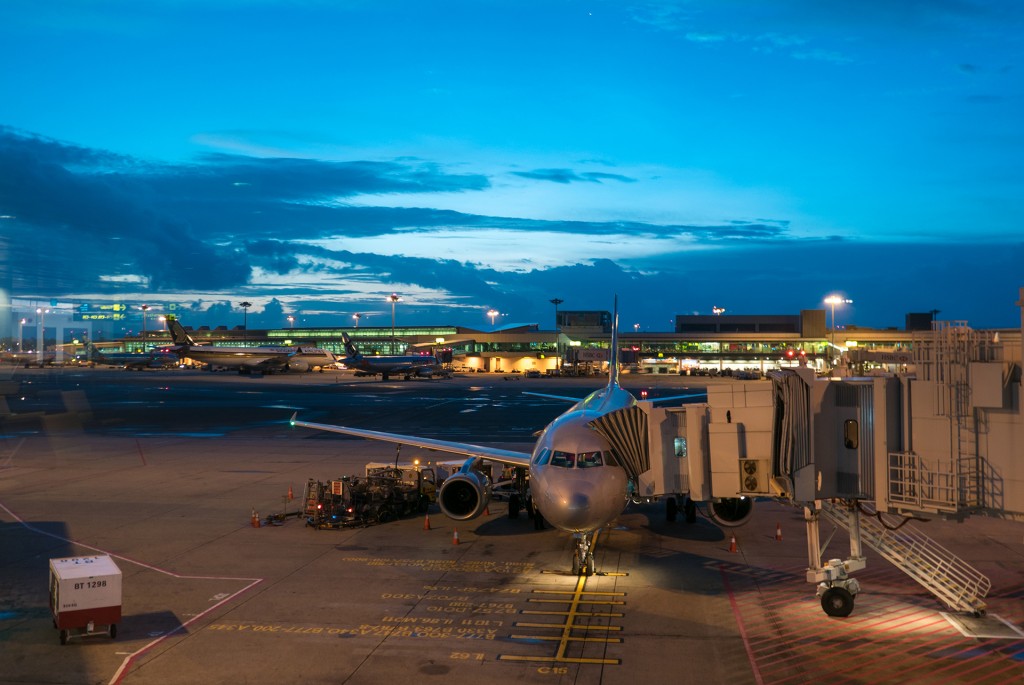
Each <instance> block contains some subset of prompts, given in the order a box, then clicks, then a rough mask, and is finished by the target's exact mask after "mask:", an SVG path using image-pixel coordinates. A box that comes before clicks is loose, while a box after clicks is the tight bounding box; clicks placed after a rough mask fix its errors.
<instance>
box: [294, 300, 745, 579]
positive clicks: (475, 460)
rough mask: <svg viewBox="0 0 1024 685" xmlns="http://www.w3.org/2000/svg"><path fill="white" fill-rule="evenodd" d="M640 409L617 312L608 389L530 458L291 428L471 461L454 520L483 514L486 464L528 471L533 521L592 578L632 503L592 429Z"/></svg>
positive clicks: (448, 506) (457, 493)
mask: <svg viewBox="0 0 1024 685" xmlns="http://www.w3.org/2000/svg"><path fill="white" fill-rule="evenodd" d="M616 309H617V305H616ZM559 399H575V398H565V397H561V398H559ZM636 404H637V401H636V398H635V397H633V395H632V394H631V393H630V392H629V391H628V390H626V389H624V388H622V387H621V386H620V385H619V361H618V312H617V311H616V313H615V315H614V317H613V323H612V337H611V355H610V362H609V370H608V384H607V385H606V386H605V387H603V388H601V389H599V390H596V391H594V392H592V393H590V394H589V395H587V396H586V397H585V398H583V399H582V400H578V401H576V403H575V404H574V405H573V406H572V407H570V408H569V410H568V411H566V412H565V413H563V414H561V415H560V416H558V417H557V418H555V419H554V420H553V421H552V422H551V423H549V424H548V425H547V427H546V428H544V430H543V431H542V432H541V433H540V435H539V437H538V438H537V443H536V445H535V446H534V448H533V451H532V452H530V453H526V452H516V451H513V450H504V449H498V448H494V447H484V446H482V445H472V444H467V443H461V442H449V441H446V440H434V439H431V438H420V437H414V436H409V435H400V434H398V433H385V432H381V431H372V430H364V429H361V428H350V427H347V426H334V425H329V424H322V423H312V422H309V421H300V420H298V419H297V414H296V415H293V416H292V418H291V424H292V425H293V426H299V427H303V428H313V429H316V430H323V431H330V432H334V433H343V434H346V435H353V436H357V437H362V438H366V439H369V440H382V441H385V442H392V443H398V444H402V445H411V446H414V447H421V448H424V449H432V450H438V451H441V452H449V453H453V454H460V455H465V456H467V457H469V459H468V460H467V461H466V463H465V464H464V465H463V466H462V468H461V470H460V471H459V472H458V473H457V474H455V475H453V476H451V477H449V478H448V479H446V480H445V482H444V484H443V485H442V486H441V489H440V491H439V493H438V503H439V504H440V506H441V510H442V511H443V512H444V513H445V514H446V515H447V516H449V517H451V518H452V519H455V520H457V521H465V520H469V519H474V518H476V517H478V516H480V515H481V514H482V513H483V512H484V509H485V508H486V507H487V504H488V502H489V500H490V496H491V485H492V484H491V480H490V478H489V477H488V476H487V475H486V474H485V473H484V470H483V469H482V468H481V461H482V460H488V461H492V462H498V463H501V464H505V465H508V466H514V467H517V468H522V469H526V470H528V473H529V493H530V495H529V498H528V501H529V500H530V499H532V507H534V515H535V517H536V516H537V515H538V514H539V515H540V516H543V519H544V520H547V521H548V522H549V523H550V524H551V525H553V526H554V527H556V528H558V529H559V530H563V531H566V532H568V533H571V534H572V535H573V537H574V538H575V541H576V549H575V552H574V555H573V572H574V573H577V574H581V575H590V574H592V573H594V572H595V569H594V556H593V552H592V550H591V543H592V542H593V539H594V534H595V533H596V532H597V531H599V530H600V529H602V528H603V527H605V526H607V525H608V524H610V523H611V522H612V521H614V520H615V519H616V518H617V517H618V516H619V514H621V513H622V511H623V510H624V509H625V507H626V504H627V503H628V502H629V478H628V477H627V474H626V470H625V469H624V468H623V467H622V466H621V465H620V463H619V460H618V458H617V457H616V455H615V450H614V448H613V446H612V445H611V443H610V442H609V440H608V439H607V438H606V437H604V436H603V435H602V434H601V433H599V432H597V431H596V430H594V428H593V425H592V424H593V423H594V421H595V420H597V419H600V418H602V417H606V416H608V415H610V414H613V413H614V412H617V411H621V410H624V409H629V408H630V407H633V406H635V405H636ZM511 506H515V507H516V508H518V502H516V503H515V504H513V503H512V502H510V507H511ZM527 506H531V504H528V505H527ZM751 507H752V502H751V500H750V499H749V498H745V499H743V500H740V499H737V500H736V501H735V502H726V501H722V502H719V503H717V504H716V505H714V506H709V507H708V511H709V513H710V515H711V516H712V518H713V519H714V520H715V521H716V522H717V523H720V524H722V525H726V526H733V525H739V524H742V523H744V522H746V520H747V518H749V515H750V511H751Z"/></svg>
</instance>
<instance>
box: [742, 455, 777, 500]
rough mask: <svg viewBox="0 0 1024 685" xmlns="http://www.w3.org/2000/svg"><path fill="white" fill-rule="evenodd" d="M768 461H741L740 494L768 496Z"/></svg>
mask: <svg viewBox="0 0 1024 685" xmlns="http://www.w3.org/2000/svg"><path fill="white" fill-rule="evenodd" d="M769 477H770V474H769V472H768V460H767V459H740V492H742V493H748V494H768V480H769Z"/></svg>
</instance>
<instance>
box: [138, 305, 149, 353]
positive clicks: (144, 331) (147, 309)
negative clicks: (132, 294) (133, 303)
mask: <svg viewBox="0 0 1024 685" xmlns="http://www.w3.org/2000/svg"><path fill="white" fill-rule="evenodd" d="M139 309H141V310H142V351H143V352H145V351H146V312H148V311H149V305H148V304H144V305H142V306H141V307H139Z"/></svg>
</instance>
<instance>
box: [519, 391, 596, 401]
mask: <svg viewBox="0 0 1024 685" xmlns="http://www.w3.org/2000/svg"><path fill="white" fill-rule="evenodd" d="M523 394H524V395H533V396H534V397H546V398H548V399H549V400H562V401H564V402H579V401H580V400H582V399H583V398H582V397H567V396H566V395H549V394H547V393H546V392H530V391H528V390H526V391H523Z"/></svg>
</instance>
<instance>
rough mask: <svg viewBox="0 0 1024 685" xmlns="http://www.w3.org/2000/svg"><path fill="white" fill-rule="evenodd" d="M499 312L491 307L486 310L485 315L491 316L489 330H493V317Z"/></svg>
mask: <svg viewBox="0 0 1024 685" xmlns="http://www.w3.org/2000/svg"><path fill="white" fill-rule="evenodd" d="M500 313H501V312H499V311H498V310H497V309H491V310H490V311H488V312H487V316H489V317H491V330H492V331H493V330H494V319H495V317H497V316H498V314H500Z"/></svg>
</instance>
